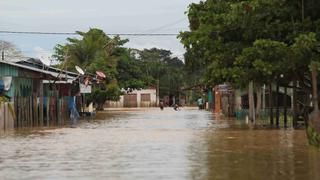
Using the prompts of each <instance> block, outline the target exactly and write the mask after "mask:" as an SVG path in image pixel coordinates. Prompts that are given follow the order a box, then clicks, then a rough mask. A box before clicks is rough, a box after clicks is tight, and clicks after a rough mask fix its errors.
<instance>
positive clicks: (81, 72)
mask: <svg viewBox="0 0 320 180" xmlns="http://www.w3.org/2000/svg"><path fill="white" fill-rule="evenodd" d="M75 68H76V70H77V71H78V73H79V74H81V75H84V71H83V70H82V69H81V67H79V66H75Z"/></svg>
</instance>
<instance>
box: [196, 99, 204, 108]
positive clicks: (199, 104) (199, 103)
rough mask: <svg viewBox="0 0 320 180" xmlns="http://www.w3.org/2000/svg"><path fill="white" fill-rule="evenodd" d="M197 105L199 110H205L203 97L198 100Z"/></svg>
mask: <svg viewBox="0 0 320 180" xmlns="http://www.w3.org/2000/svg"><path fill="white" fill-rule="evenodd" d="M197 104H198V107H199V109H203V99H202V98H201V97H199V98H198V100H197Z"/></svg>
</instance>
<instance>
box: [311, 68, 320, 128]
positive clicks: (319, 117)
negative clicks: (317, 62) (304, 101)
mask: <svg viewBox="0 0 320 180" xmlns="http://www.w3.org/2000/svg"><path fill="white" fill-rule="evenodd" d="M317 71H318V70H317V66H314V67H312V103H313V107H314V110H313V112H312V113H311V114H310V116H309V120H310V122H311V123H310V125H312V126H313V128H315V130H316V131H317V132H318V133H320V112H319V106H318V103H319V102H318V90H317V85H318V83H317V75H318V72H317Z"/></svg>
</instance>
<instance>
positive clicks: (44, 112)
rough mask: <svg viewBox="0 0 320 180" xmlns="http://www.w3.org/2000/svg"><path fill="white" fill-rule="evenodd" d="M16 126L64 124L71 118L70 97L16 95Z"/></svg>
mask: <svg viewBox="0 0 320 180" xmlns="http://www.w3.org/2000/svg"><path fill="white" fill-rule="evenodd" d="M14 109H15V114H16V117H17V118H16V120H15V122H14V126H15V127H16V128H23V127H42V126H47V127H49V126H63V125H64V124H65V123H66V122H68V120H69V112H68V97H58V96H54V95H52V96H45V97H39V96H36V95H33V96H25V97H23V96H16V97H15V98H14Z"/></svg>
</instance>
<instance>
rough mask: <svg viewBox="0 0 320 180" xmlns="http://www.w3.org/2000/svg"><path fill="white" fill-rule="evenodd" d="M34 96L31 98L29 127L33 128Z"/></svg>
mask: <svg viewBox="0 0 320 180" xmlns="http://www.w3.org/2000/svg"><path fill="white" fill-rule="evenodd" d="M32 99H33V97H32V95H31V96H30V97H29V127H33V109H32Z"/></svg>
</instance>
